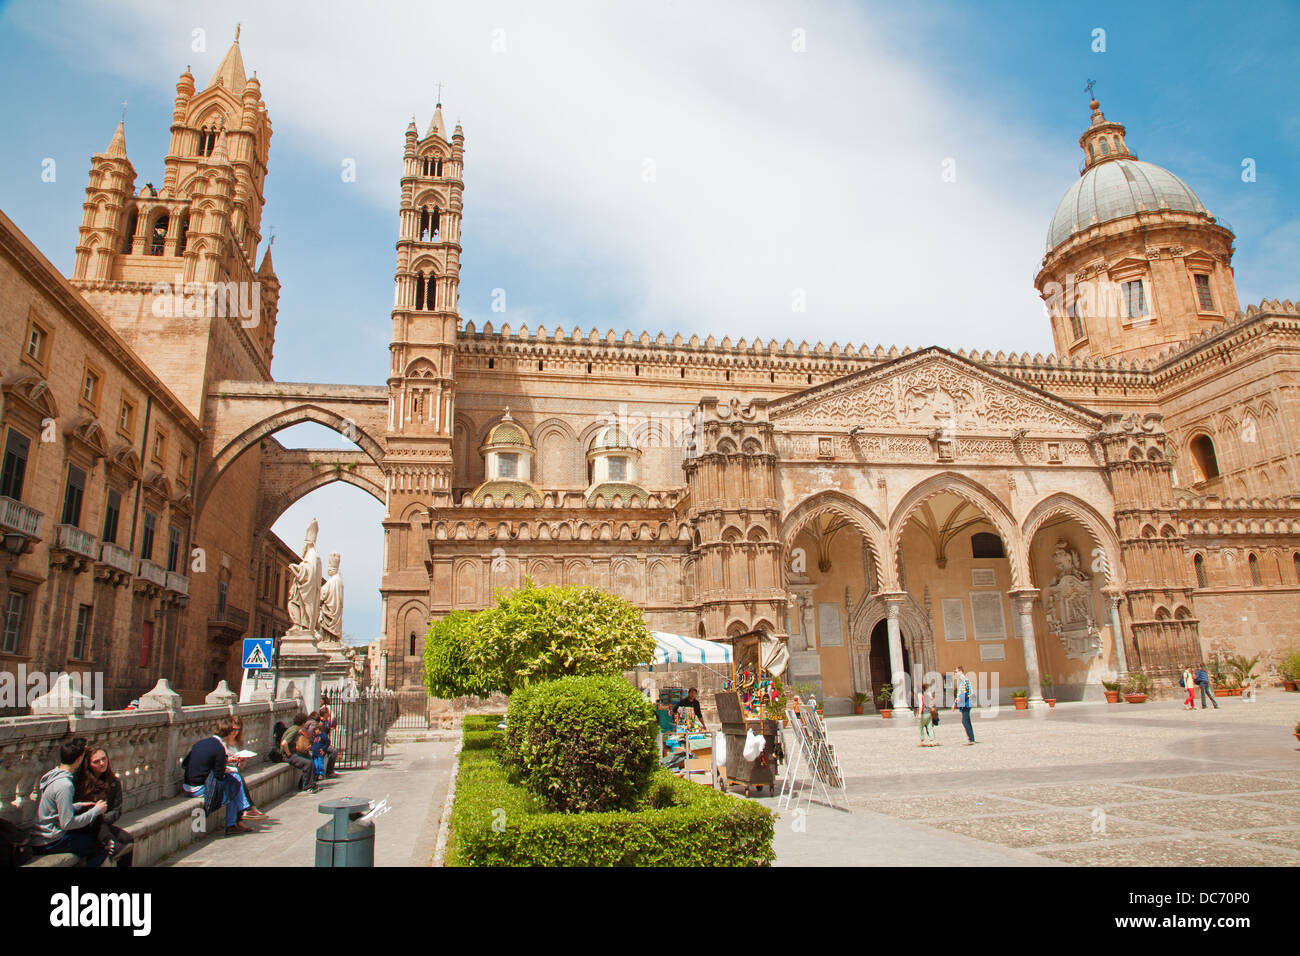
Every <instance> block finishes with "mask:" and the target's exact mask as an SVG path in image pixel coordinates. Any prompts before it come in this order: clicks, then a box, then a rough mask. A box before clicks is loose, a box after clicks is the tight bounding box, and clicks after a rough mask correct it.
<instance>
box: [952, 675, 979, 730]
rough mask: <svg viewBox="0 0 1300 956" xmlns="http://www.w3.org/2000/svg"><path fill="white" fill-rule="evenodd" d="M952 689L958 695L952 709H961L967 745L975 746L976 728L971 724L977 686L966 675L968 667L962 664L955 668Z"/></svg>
mask: <svg viewBox="0 0 1300 956" xmlns="http://www.w3.org/2000/svg"><path fill="white" fill-rule="evenodd" d="M952 689H953V691H954V692H955V693H956V695H957V699H956V700H955V701H954V702H953V705H952V709H953V710H960V711H961V725H962V728H963V729H965V731H966V746H967V747H970V746H973V745H974V743H975V728H974V727H972V726H971V722H970V709H971V708H972V707H973V706H975V688H974V686H973V685H972V684H971V681H970V678H969V677H967V676H966V669H965V668H964V667H962V666H961V665H960V664H958V665H957V666H956V667H955V668H953V677H952Z"/></svg>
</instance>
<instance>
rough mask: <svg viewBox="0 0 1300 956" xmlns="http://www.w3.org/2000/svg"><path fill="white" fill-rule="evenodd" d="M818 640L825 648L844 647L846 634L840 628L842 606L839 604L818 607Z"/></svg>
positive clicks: (819, 605)
mask: <svg viewBox="0 0 1300 956" xmlns="http://www.w3.org/2000/svg"><path fill="white" fill-rule="evenodd" d="M817 639H818V640H819V641H821V644H822V646H823V647H842V646H843V645H844V632H843V630H841V628H840V606H839V605H838V604H830V603H827V604H818V605H817Z"/></svg>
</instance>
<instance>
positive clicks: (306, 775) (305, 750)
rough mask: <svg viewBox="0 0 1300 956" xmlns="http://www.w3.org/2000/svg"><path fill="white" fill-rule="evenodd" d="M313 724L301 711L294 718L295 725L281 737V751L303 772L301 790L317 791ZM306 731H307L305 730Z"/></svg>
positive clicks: (299, 787)
mask: <svg viewBox="0 0 1300 956" xmlns="http://www.w3.org/2000/svg"><path fill="white" fill-rule="evenodd" d="M314 730H315V727H314V726H312V725H311V723H310V721H309V720H308V718H307V715H306V714H304V713H301V712H299V713H298V715H297V716H296V717H294V718H293V725H292V726H290V728H289V729H288V730H286V731H285V732H284V736H283V737H281V738H280V752H281V753H283V754H284V756H285V759H286V760H287V761H288V762H289V765H290V766H292V767H295V768H297V769H298V770H299V771H300V772H301V774H302V775H301V776H300V777H299V778H298V789H299V790H310V791H311V792H312V793H315V792H316V766H315V764H313V763H312V759H311V736H310V734H311V732H313V731H314ZM304 731H306V732H304Z"/></svg>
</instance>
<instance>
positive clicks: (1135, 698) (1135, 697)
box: [1124, 694, 1147, 704]
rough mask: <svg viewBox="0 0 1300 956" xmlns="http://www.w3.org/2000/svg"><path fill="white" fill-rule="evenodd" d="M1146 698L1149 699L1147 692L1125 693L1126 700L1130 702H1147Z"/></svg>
mask: <svg viewBox="0 0 1300 956" xmlns="http://www.w3.org/2000/svg"><path fill="white" fill-rule="evenodd" d="M1146 699H1147V695H1146V694H1125V695H1124V700H1125V701H1127V702H1128V703H1130V704H1143V703H1146Z"/></svg>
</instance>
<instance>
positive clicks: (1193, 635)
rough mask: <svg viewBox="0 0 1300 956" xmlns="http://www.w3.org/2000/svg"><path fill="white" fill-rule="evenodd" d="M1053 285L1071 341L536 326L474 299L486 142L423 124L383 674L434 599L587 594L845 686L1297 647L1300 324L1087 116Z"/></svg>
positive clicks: (389, 525)
mask: <svg viewBox="0 0 1300 956" xmlns="http://www.w3.org/2000/svg"><path fill="white" fill-rule="evenodd" d="M1090 109H1091V122H1090V124H1089V125H1088V127H1087V129H1086V130H1085V131H1084V133H1083V135H1082V136H1081V137H1080V141H1079V145H1080V147H1081V149H1082V150H1083V153H1084V160H1083V164H1082V168H1081V172H1080V177H1079V179H1078V180H1077V181H1076V182H1075V183H1074V184H1072V185H1071V186H1070V188H1069V189H1068V190H1067V191H1066V194H1065V196H1064V198H1063V199H1062V200H1061V203H1060V205H1059V208H1058V209H1057V211H1056V213H1055V215H1054V216H1053V217H1052V220H1051V223H1050V226H1049V235H1048V240H1047V248H1046V253H1045V255H1044V257H1043V260H1042V262H1041V264H1040V271H1039V273H1038V276H1037V279H1036V285H1037V288H1038V290H1039V292H1040V294H1041V295H1042V297H1043V300H1044V303H1045V306H1046V310H1047V314H1048V315H1049V317H1050V321H1051V323H1052V331H1053V336H1054V339H1055V344H1056V352H1055V354H1052V355H1048V356H1046V357H1044V356H1042V355H1034V356H1029V355H1017V354H1012V355H1005V354H1002V353H998V354H996V355H995V354H990V353H988V352H984V353H978V354H977V353H970V354H968V353H965V352H962V351H958V352H952V351H949V350H946V349H943V348H940V347H933V348H926V349H921V350H919V351H912V350H907V349H904V350H902V351H901V352H900V351H899V350H898V349H894V348H891V349H885V348H882V347H875V348H867V347H858V346H852V345H845V346H841V345H838V344H832V345H831V346H829V347H827V346H824V345H823V344H821V343H818V344H816V345H815V346H810V345H808V344H807V343H806V342H802V343H795V342H793V341H789V340H787V341H784V342H778V341H775V340H770V341H763V340H753V341H747V340H745V339H743V338H741V339H736V340H733V339H732V338H730V337H723V338H721V339H720V340H719V339H717V338H715V337H714V336H708V337H707V338H705V339H700V338H699V337H698V336H691V337H690V338H689V339H687V338H684V337H682V336H681V335H674V336H671V337H670V336H667V335H665V334H664V333H658V334H656V335H653V336H652V335H650V334H649V333H646V332H641V333H640V334H633V333H632V332H614V331H607V332H602V331H598V330H592V331H590V332H583V331H582V330H580V329H574V330H572V331H569V330H567V329H545V328H538V329H528V328H513V327H512V326H511V325H510V324H508V321H507V322H506V323H503V324H502V325H501V326H494V325H493V324H485V325H484V326H483V327H482V328H480V327H477V326H476V325H475V324H474V323H473V322H463V321H461V320H460V319H459V317H458V315H457V312H456V301H457V296H456V288H457V284H458V276H459V263H460V255H461V246H460V241H459V237H460V225H461V218H462V215H463V211H464V210H463V203H462V192H463V189H464V175H465V139H464V134H463V131H462V130H461V129H460V128H459V127H457V128H456V129H455V130H454V131H452V132H451V133H450V134H448V132H447V130H446V127H445V125H444V124H443V122H442V117H441V110H440V109H439V111H438V112H437V113H435V116H434V119H433V122H432V123H431V124H430V127H429V128H428V130H427V131H426V133H425V134H424V136H422V137H421V136H420V135H419V133H418V130H417V129H416V127H415V126H414V124H412V126H411V127H409V128H408V130H407V133H406V147H405V155H404V162H405V167H404V177H403V180H402V206H401V211H400V230H401V231H400V238H399V240H398V258H397V290H396V298H395V302H396V307H395V309H394V311H393V341H392V349H391V353H392V364H391V367H390V377H389V381H388V387H389V402H388V405H389V427H388V433H387V453H388V458H387V460H386V463H385V464H386V468H385V471H386V475H387V478H386V481H387V493H386V497H387V504H388V509H387V510H388V514H387V517H386V519H385V522H384V527H385V569H384V578H383V593H384V602H385V617H386V633H387V649H388V662H389V663H388V675H389V678H388V679H389V681H390V682H391V683H393V684H394V685H399V686H400V685H401V684H403V683H408V684H410V683H414V682H415V681H416V680H417V677H416V675H418V670H419V659H420V653H421V649H422V645H423V635H424V634H425V631H426V629H427V627H428V622H429V621H430V620H431V619H436V618H438V617H440V616H442V615H443V614H445V613H447V612H448V611H450V610H453V609H460V608H464V609H475V608H482V607H485V606H488V605H489V604H490V603H491V602H492V600H493V596H494V594H496V593H497V592H498V591H499V590H500V589H502V588H511V587H515V586H518V585H519V584H520V583H521V582H523V581H524V580H525V579H531V580H532V581H534V582H535V583H538V584H590V585H595V586H597V587H601V588H604V589H607V590H610V591H612V592H614V593H617V594H620V595H622V596H623V597H626V598H627V599H629V600H630V601H632V602H634V603H636V604H637V605H639V606H640V607H642V608H643V609H644V611H645V615H646V618H647V620H648V621H649V623H650V624H651V626H652V628H653V629H656V630H664V631H669V632H674V633H679V634H689V635H695V636H700V637H706V638H711V639H726V638H728V637H734V636H736V635H738V634H742V633H746V632H750V631H754V630H762V631H765V632H767V633H769V634H771V635H774V636H778V637H782V638H785V639H786V640H788V645H789V649H790V652H791V665H790V675H791V677H792V678H793V679H794V680H795V681H811V682H813V683H815V684H817V685H818V687H819V689H820V690H821V691H822V693H823V694H824V698H825V699H826V701H827V703H828V706H829V707H830V708H831V709H832V711H834V710H837V709H839V710H843V709H847V707H848V706H849V703H850V701H851V700H852V699H853V697H854V695H865V696H866V697H868V698H871V699H874V698H875V697H876V695H877V693H878V692H879V690H880V688H881V686H882V685H883V684H884V683H886V682H891V681H892V678H893V677H894V676H895V675H898V674H900V673H903V672H906V673H907V674H909V675H911V676H915V677H919V676H921V675H922V674H925V673H930V672H939V673H948V672H951V670H952V668H953V667H954V666H955V665H956V664H962V665H963V666H964V667H965V668H966V669H967V670H968V671H977V672H980V673H981V675H987V678H988V679H989V680H990V683H992V682H993V681H996V684H997V686H998V687H999V688H1000V695H1001V697H1002V698H1003V699H1004V700H1005V699H1006V696H1007V694H1008V693H1009V692H1010V691H1011V690H1013V689H1016V688H1024V689H1025V690H1026V691H1027V692H1028V695H1029V697H1030V700H1031V704H1041V702H1042V696H1043V694H1042V690H1043V688H1044V687H1047V688H1048V689H1049V690H1050V691H1051V693H1052V694H1053V695H1056V696H1060V697H1063V698H1066V699H1070V698H1076V699H1077V698H1079V697H1082V696H1084V695H1085V694H1089V695H1091V694H1093V693H1097V694H1099V692H1100V682H1101V681H1102V680H1106V679H1113V678H1116V677H1118V676H1120V675H1123V674H1125V673H1127V672H1131V671H1139V670H1140V671H1143V672H1145V673H1146V674H1147V675H1148V676H1151V677H1153V678H1161V677H1168V676H1169V675H1172V674H1175V673H1176V672H1178V671H1180V670H1181V668H1182V667H1183V666H1185V665H1187V664H1189V663H1193V662H1196V661H1200V660H1202V659H1205V658H1206V657H1207V656H1209V655H1211V654H1213V653H1214V652H1216V651H1224V652H1227V651H1240V652H1248V653H1252V654H1253V653H1258V652H1266V654H1267V653H1270V652H1276V651H1278V650H1280V649H1283V648H1285V647H1287V646H1288V645H1292V644H1294V643H1296V642H1297V641H1300V625H1297V624H1296V622H1295V620H1294V615H1293V614H1292V613H1291V612H1289V611H1288V610H1287V609H1288V607H1294V606H1295V603H1296V600H1297V598H1298V597H1300V480H1297V474H1298V471H1297V469H1300V445H1298V443H1297V441H1296V439H1295V438H1294V435H1295V434H1296V433H1297V429H1298V427H1300V393H1298V392H1297V386H1300V313H1298V312H1297V309H1296V307H1295V306H1294V305H1293V304H1292V303H1290V302H1281V303H1279V302H1265V303H1263V304H1262V305H1261V306H1260V307H1251V308H1249V309H1247V310H1246V312H1245V313H1244V314H1243V313H1242V312H1240V311H1239V309H1238V302H1237V294H1236V289H1235V285H1234V281H1233V271H1232V255H1233V238H1234V237H1233V233H1232V232H1231V230H1230V229H1229V228H1228V227H1227V226H1226V225H1225V224H1224V223H1222V222H1220V221H1219V220H1218V219H1216V217H1215V216H1214V215H1212V214H1211V213H1210V211H1209V210H1207V209H1206V208H1205V206H1204V205H1203V204H1202V203H1201V201H1200V199H1199V198H1198V197H1197V196H1196V194H1195V193H1194V192H1193V191H1192V189H1191V188H1190V187H1188V186H1187V185H1186V184H1184V183H1183V182H1182V181H1181V180H1180V179H1178V177H1176V176H1175V175H1174V174H1172V173H1170V172H1169V171H1167V170H1165V169H1163V168H1161V167H1159V166H1155V165H1153V164H1150V163H1146V162H1142V161H1139V160H1138V159H1137V157H1136V155H1134V154H1133V153H1132V152H1131V151H1130V150H1129V149H1128V146H1127V143H1126V131H1125V129H1124V127H1123V126H1122V125H1121V124H1119V123H1116V122H1113V121H1110V120H1107V119H1106V117H1105V116H1104V114H1103V113H1102V111H1101V109H1100V106H1099V104H1098V103H1097V102H1096V101H1093V102H1092V103H1091V104H1090Z"/></svg>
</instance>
